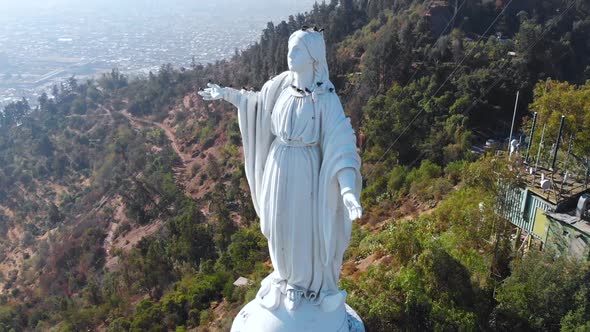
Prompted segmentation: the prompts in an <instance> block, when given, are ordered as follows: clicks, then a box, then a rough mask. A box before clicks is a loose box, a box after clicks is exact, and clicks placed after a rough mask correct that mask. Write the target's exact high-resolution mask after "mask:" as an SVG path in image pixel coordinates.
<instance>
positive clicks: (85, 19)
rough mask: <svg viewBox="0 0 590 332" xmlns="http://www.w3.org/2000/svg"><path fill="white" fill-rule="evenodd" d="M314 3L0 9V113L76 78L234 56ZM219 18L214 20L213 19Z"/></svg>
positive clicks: (54, 4) (30, 4)
mask: <svg viewBox="0 0 590 332" xmlns="http://www.w3.org/2000/svg"><path fill="white" fill-rule="evenodd" d="M314 2H315V1H314V0H275V1H272V0H263V1H261V0H240V1H238V0H220V1H216V2H205V1H197V0H192V1H191V0H174V1H164V0H126V1H119V2H116V1H114V0H104V1H84V2H82V3H77V2H75V1H72V0H50V1H39V0H24V1H15V0H7V2H4V3H3V4H0V106H2V105H5V104H7V103H9V102H11V101H14V100H19V99H21V98H22V97H25V98H27V99H28V100H29V102H31V103H32V104H34V103H36V101H37V98H38V97H39V96H40V94H41V93H43V92H44V91H45V92H49V91H51V88H52V87H53V85H55V84H59V83H60V82H62V81H64V79H66V78H68V77H71V76H75V77H76V78H77V79H79V80H84V79H88V78H91V77H92V76H96V75H97V74H100V73H102V72H105V71H110V70H111V69H112V68H115V67H116V68H118V69H119V70H120V71H122V72H123V73H126V74H129V75H131V76H133V75H141V74H146V73H148V72H149V71H157V70H158V68H159V67H160V66H161V65H162V64H165V63H171V64H173V65H174V66H176V67H189V66H190V65H191V64H193V61H194V63H208V62H212V61H216V60H220V59H223V58H227V57H229V56H231V55H233V54H234V52H235V50H236V49H243V48H245V47H246V46H247V45H248V44H250V43H252V42H253V41H255V40H257V39H258V37H259V35H260V31H261V30H262V29H263V28H264V27H265V26H266V24H267V22H269V21H271V20H274V21H276V20H277V18H283V19H286V18H287V15H288V14H290V13H293V12H302V11H306V10H309V9H310V8H311V6H312V4H313V3H314ZM211 13H214V14H211Z"/></svg>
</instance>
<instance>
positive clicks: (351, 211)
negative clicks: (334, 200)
mask: <svg viewBox="0 0 590 332" xmlns="http://www.w3.org/2000/svg"><path fill="white" fill-rule="evenodd" d="M342 201H343V202H344V206H346V208H347V209H348V216H349V217H350V220H355V219H359V218H360V217H362V216H363V208H362V207H361V204H360V203H359V200H358V199H357V198H356V196H355V195H354V194H353V193H352V192H347V193H344V194H343V195H342Z"/></svg>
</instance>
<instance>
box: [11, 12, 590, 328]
mask: <svg viewBox="0 0 590 332" xmlns="http://www.w3.org/2000/svg"><path fill="white" fill-rule="evenodd" d="M441 22H442V23H441ZM303 25H309V26H313V25H317V26H320V27H322V28H324V29H325V32H324V34H325V37H326V41H327V44H328V53H329V61H330V69H331V78H332V80H333V82H334V83H335V84H336V86H337V90H338V93H339V95H340V98H341V99H342V101H343V104H344V106H345V110H346V112H347V114H348V115H349V116H350V117H351V118H352V120H353V124H354V126H355V129H356V131H357V134H358V138H359V139H358V141H359V149H360V151H361V154H362V158H363V177H364V181H365V183H364V185H365V189H364V191H363V197H362V200H363V206H364V208H365V216H364V217H363V218H362V220H360V221H359V222H358V223H357V224H356V226H355V228H354V231H353V238H352V243H351V247H350V249H349V251H348V253H347V255H346V263H345V265H344V267H343V278H342V287H343V288H344V289H346V290H347V291H348V293H349V303H350V304H351V305H352V306H353V307H354V308H355V309H356V310H357V311H358V312H359V314H360V315H361V317H362V318H363V319H364V320H365V323H366V327H367V330H368V331H395V330H459V329H461V330H513V329H520V330H560V329H564V330H573V329H580V330H583V329H585V328H588V326H590V323H589V322H588V317H590V316H588V314H589V313H590V312H589V311H590V306H589V303H588V300H589V293H588V290H587V287H586V286H585V283H586V280H587V279H588V277H589V276H590V273H589V271H588V266H587V264H586V263H585V262H577V261H570V260H568V259H566V258H555V257H554V255H551V254H550V253H537V252H529V253H528V254H527V255H525V256H522V255H521V254H519V253H518V252H516V251H515V250H514V246H513V243H512V241H511V236H512V229H511V228H510V227H509V224H508V223H507V222H506V221H505V220H503V219H502V218H501V217H500V216H499V215H497V214H496V212H495V211H496V210H495V208H494V207H495V206H496V204H497V198H498V196H499V195H498V194H499V191H500V188H498V187H497V178H498V177H499V176H500V177H502V178H503V179H504V183H507V184H509V185H514V186H516V185H519V179H518V178H517V177H516V176H515V174H513V173H511V172H510V171H509V168H508V165H506V163H505V162H504V161H501V160H499V159H497V158H493V157H491V156H483V157H481V158H479V157H477V156H475V155H473V154H472V153H471V152H470V149H471V146H472V145H474V144H480V143H482V142H483V141H484V140H485V139H486V138H487V137H490V136H502V135H503V137H506V136H507V133H508V131H509V125H510V121H511V119H512V111H513V107H514V99H515V94H516V91H517V90H520V94H521V99H520V102H519V105H518V117H517V119H518V123H519V124H520V123H523V122H526V121H527V116H528V114H529V113H528V111H529V104H531V105H532V107H543V105H546V103H553V104H559V101H560V99H559V98H562V97H561V95H559V94H553V95H552V94H551V93H552V91H551V90H549V91H548V90H547V89H545V90H543V89H542V88H540V87H543V86H553V85H552V84H556V83H545V80H546V79H548V78H552V79H554V80H558V81H563V82H564V83H561V84H563V86H566V87H562V88H560V89H562V90H567V89H568V88H567V87H569V86H572V87H571V89H574V88H573V85H584V84H585V82H586V81H587V80H589V79H590V4H589V3H588V2H587V1H584V0H567V1H563V0H543V1H538V0H508V1H506V0H505V1H500V0H498V1H476V0H465V1H461V0H459V1H449V2H448V3H447V1H420V0H372V1H353V0H342V1H340V2H339V3H338V2H337V1H332V2H331V3H327V4H326V3H325V4H318V5H315V6H314V7H313V8H312V9H310V11H309V12H308V13H305V14H298V15H294V16H292V17H291V18H290V19H289V20H288V21H286V22H281V23H279V24H276V25H275V24H272V23H269V25H268V27H267V28H266V29H265V30H264V31H263V32H262V36H261V39H260V41H259V42H257V43H255V44H254V45H252V46H251V47H250V48H248V49H247V50H245V51H243V52H240V53H239V54H236V55H235V56H234V57H233V58H232V59H229V60H225V61H220V62H218V63H215V64H212V65H207V66H201V65H197V64H195V65H193V66H192V67H191V68H180V69H174V68H172V66H170V65H164V66H162V68H161V69H160V71H159V72H158V73H153V74H152V73H151V74H150V75H148V76H147V77H145V78H141V79H137V80H129V79H128V78H127V77H125V76H124V75H121V74H120V73H119V72H118V71H117V70H113V71H112V72H111V73H109V74H107V75H103V76H102V77H101V78H99V79H97V80H96V81H88V82H78V81H76V80H75V79H70V80H68V81H66V82H64V83H63V84H62V85H61V86H58V87H55V89H54V91H53V92H52V94H51V96H46V95H44V96H43V97H42V98H40V100H39V101H38V102H39V106H36V107H34V108H31V107H30V106H29V104H28V103H27V101H22V102H19V103H14V104H11V105H9V106H8V107H6V108H5V110H4V112H3V113H2V117H1V118H0V235H1V236H2V239H3V241H2V242H0V286H2V290H0V294H1V295H0V331H4V330H6V331H10V330H14V331H21V330H56V331H62V330H63V331H70V330H71V331H79V330H88V329H90V330H108V331H128V330H131V331H166V330H178V331H183V330H187V329H193V330H199V331H208V330H220V331H226V330H228V329H229V326H230V325H231V321H232V319H233V317H234V315H235V314H236V313H237V311H238V310H239V308H240V307H241V306H242V305H243V304H244V303H245V302H247V301H248V300H249V299H251V298H252V297H253V296H254V294H255V292H256V290H257V282H258V281H260V280H261V278H262V277H264V276H265V275H266V274H267V273H268V272H269V271H270V266H269V263H268V253H267V248H266V241H265V239H264V238H263V236H262V235H261V234H260V232H259V228H258V224H257V220H256V216H255V213H254V211H253V208H252V206H251V203H250V197H249V192H248V190H247V184H246V182H245V178H244V174H243V164H242V156H241V148H240V145H241V142H240V137H239V130H238V128H237V122H236V116H235V110H233V109H232V107H230V106H229V105H227V104H223V103H221V102H213V103H204V102H203V101H202V100H200V99H199V98H197V97H196V91H197V90H198V89H199V88H202V87H204V86H205V85H206V83H207V82H208V81H209V80H211V81H214V82H218V83H220V84H221V85H232V86H234V87H242V86H244V87H246V88H254V89H258V88H260V87H261V85H262V84H263V83H264V82H265V81H266V80H267V79H268V78H269V77H271V76H272V75H275V74H277V73H280V72H281V71H283V70H285V69H286V54H287V38H288V37H289V35H290V34H291V33H292V32H293V31H295V30H296V29H299V28H300V27H301V26H303ZM587 85H588V84H587V83H586V87H584V88H580V89H579V91H580V92H579V95H576V96H579V97H575V98H576V100H578V99H579V100H586V99H584V98H585V97H584V96H585V94H584V91H587V90H588V88H587ZM535 86H538V87H537V88H536V89H535ZM556 87H558V86H557V85H556ZM556 90H557V88H556ZM544 103H545V104H544ZM539 105H540V106H539ZM576 106H577V107H580V108H582V109H583V110H584V111H585V112H584V111H580V112H578V113H576V114H575V116H576V117H577V119H581V120H580V121H585V120H584V119H586V118H590V117H587V116H585V115H584V114H587V113H588V112H590V109H588V108H587V107H588V104H587V103H586V102H584V101H582V102H580V103H579V104H576ZM544 110H545V112H549V113H551V112H558V111H563V110H561V109H559V108H555V110H553V109H552V110H547V108H546V107H545V108H544ZM555 114H557V113H555ZM549 115H550V114H549ZM551 116H552V115H551ZM572 116H574V115H572ZM580 149H581V150H580V151H579V152H578V153H580V154H583V153H588V151H585V150H584V147H583V146H581V147H580ZM481 203H483V204H481ZM238 276H246V277H248V278H250V279H251V280H253V281H254V284H253V285H251V286H249V287H245V288H237V287H235V286H233V284H232V283H233V282H234V281H235V279H236V278H237V277H238Z"/></svg>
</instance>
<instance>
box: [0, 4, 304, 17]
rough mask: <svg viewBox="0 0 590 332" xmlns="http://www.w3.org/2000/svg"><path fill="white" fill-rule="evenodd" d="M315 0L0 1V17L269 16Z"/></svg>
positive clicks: (289, 10)
mask: <svg viewBox="0 0 590 332" xmlns="http://www.w3.org/2000/svg"><path fill="white" fill-rule="evenodd" d="M314 2H315V1H314V0H0V16H7V15H10V16H13V17H14V16H15V15H16V16H21V15H24V16H38V15H51V14H54V13H63V12H92V11H96V10H100V11H112V10H114V11H127V10H134V11H137V10H138V9H139V10H140V11H145V12H146V14H147V13H148V12H152V11H162V10H164V11H166V10H170V11H178V10H182V9H186V10H188V11H195V10H198V11H209V10H213V11H218V10H224V11H242V12H244V13H246V14H247V12H248V11H260V10H263V11H264V12H265V13H268V14H271V15H272V14H281V13H292V11H295V12H299V11H302V8H304V9H305V10H308V9H311V5H312V4H313V3H314Z"/></svg>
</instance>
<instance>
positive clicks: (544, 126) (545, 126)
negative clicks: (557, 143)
mask: <svg viewBox="0 0 590 332" xmlns="http://www.w3.org/2000/svg"><path fill="white" fill-rule="evenodd" d="M545 129H547V124H544V125H543V133H542V134H541V142H539V150H538V151H537V160H536V161H535V172H536V171H537V168H538V167H539V158H541V148H542V147H543V143H544V142H545Z"/></svg>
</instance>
